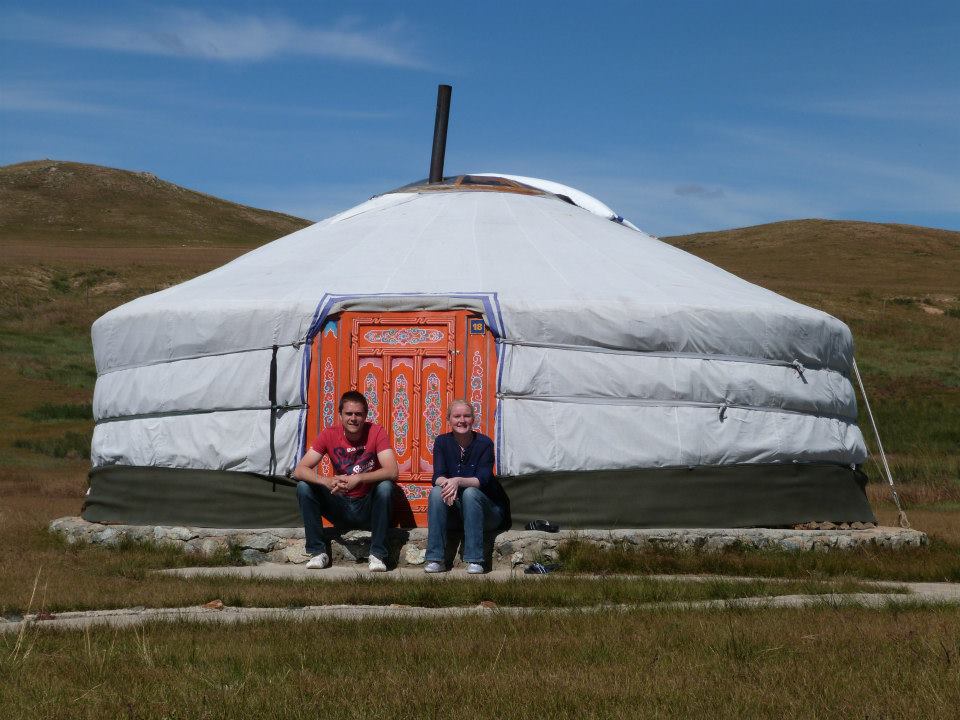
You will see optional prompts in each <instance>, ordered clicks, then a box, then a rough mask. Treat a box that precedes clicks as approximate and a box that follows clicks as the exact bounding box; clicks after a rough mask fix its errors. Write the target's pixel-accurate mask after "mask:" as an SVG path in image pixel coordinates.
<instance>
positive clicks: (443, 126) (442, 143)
mask: <svg viewBox="0 0 960 720" xmlns="http://www.w3.org/2000/svg"><path fill="white" fill-rule="evenodd" d="M452 92H453V88H452V87H451V86H450V85H440V86H438V87H437V119H436V120H435V121H434V123H433V155H432V156H431V157H430V180H429V181H430V182H431V183H438V182H441V181H442V180H443V156H444V154H445V153H446V151H447V121H448V120H449V119H450V94H451V93H452Z"/></svg>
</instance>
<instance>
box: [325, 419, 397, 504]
mask: <svg viewBox="0 0 960 720" xmlns="http://www.w3.org/2000/svg"><path fill="white" fill-rule="evenodd" d="M310 448H311V449H313V450H316V451H317V452H318V453H320V454H321V455H326V456H327V457H328V458H330V462H331V463H332V464H333V472H334V474H336V475H357V474H359V473H365V472H372V471H374V470H379V469H380V467H381V465H380V460H378V459H377V453H378V452H381V451H383V450H389V449H390V439H389V438H388V437H387V432H386V430H384V429H383V428H382V427H381V426H379V425H377V424H376V423H371V422H365V423H364V424H363V430H361V431H360V439H359V440H358V441H357V442H356V443H355V444H354V443H352V442H350V441H349V440H347V436H346V433H345V432H344V431H343V425H336V426H334V427H330V428H324V429H323V430H321V431H320V434H319V435H317V437H316V439H315V440H314V441H313V443H311V445H310ZM371 487H372V485H371V483H362V484H361V485H358V486H357V487H356V488H354V489H353V490H349V491H347V492H346V493H344V495H346V496H347V497H351V498H362V497H363V496H364V495H366V494H367V493H368V492H370V488H371Z"/></svg>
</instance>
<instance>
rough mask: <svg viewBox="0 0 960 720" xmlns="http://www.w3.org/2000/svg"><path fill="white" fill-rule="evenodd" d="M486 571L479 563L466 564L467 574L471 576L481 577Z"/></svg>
mask: <svg viewBox="0 0 960 720" xmlns="http://www.w3.org/2000/svg"><path fill="white" fill-rule="evenodd" d="M486 571H487V570H486V568H484V567H483V565H481V564H480V563H468V564H467V572H468V573H470V574H471V575H483V574H484V573H485V572H486Z"/></svg>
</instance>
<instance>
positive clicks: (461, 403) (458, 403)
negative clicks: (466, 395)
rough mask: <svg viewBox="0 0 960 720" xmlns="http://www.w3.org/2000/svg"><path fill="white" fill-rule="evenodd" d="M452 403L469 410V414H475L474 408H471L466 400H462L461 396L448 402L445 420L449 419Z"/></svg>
mask: <svg viewBox="0 0 960 720" xmlns="http://www.w3.org/2000/svg"><path fill="white" fill-rule="evenodd" d="M454 405H463V406H464V407H465V408H466V409H467V410H469V411H470V414H471V415H476V413H475V412H474V410H473V405H471V404H470V403H468V402H467V401H466V400H464V399H463V398H455V399H453V400H451V401H450V404H449V405H447V420H449V419H450V415H451V413H452V412H453V406H454Z"/></svg>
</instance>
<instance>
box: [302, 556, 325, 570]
mask: <svg viewBox="0 0 960 720" xmlns="http://www.w3.org/2000/svg"><path fill="white" fill-rule="evenodd" d="M326 567H330V556H329V555H327V554H326V553H318V554H317V555H314V556H313V557H312V558H310V559H309V560H307V570H323V569H324V568H326Z"/></svg>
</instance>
